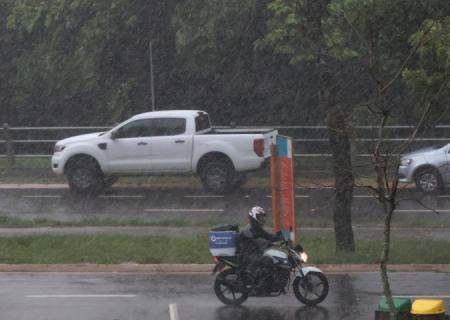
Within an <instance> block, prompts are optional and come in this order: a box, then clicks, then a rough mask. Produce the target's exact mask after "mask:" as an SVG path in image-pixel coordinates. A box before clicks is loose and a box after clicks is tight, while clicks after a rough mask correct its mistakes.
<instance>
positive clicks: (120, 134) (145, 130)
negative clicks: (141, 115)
mask: <svg viewBox="0 0 450 320" xmlns="http://www.w3.org/2000/svg"><path fill="white" fill-rule="evenodd" d="M151 120H152V119H140V120H135V121H131V122H128V123H127V124H125V125H124V126H122V127H120V128H119V129H118V130H117V132H116V135H115V137H116V138H122V139H123V138H137V137H149V136H150V135H151V131H152V121H151Z"/></svg>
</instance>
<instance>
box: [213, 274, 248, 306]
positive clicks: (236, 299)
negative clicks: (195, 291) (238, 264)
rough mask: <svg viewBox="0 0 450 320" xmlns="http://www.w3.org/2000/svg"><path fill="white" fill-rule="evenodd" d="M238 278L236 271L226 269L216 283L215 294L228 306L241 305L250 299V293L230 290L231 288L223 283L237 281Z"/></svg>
mask: <svg viewBox="0 0 450 320" xmlns="http://www.w3.org/2000/svg"><path fill="white" fill-rule="evenodd" d="M237 277H238V276H237V274H236V272H235V270H234V269H226V270H224V271H222V272H221V273H219V274H218V275H217V277H216V280H215V282H214V293H215V294H216V296H217V298H218V299H219V300H220V301H221V302H222V303H224V304H226V305H240V304H242V303H244V302H245V300H247V298H248V293H246V292H240V291H238V290H236V289H235V288H230V286H229V285H228V284H226V283H224V281H223V280H227V281H230V282H232V281H236V280H237Z"/></svg>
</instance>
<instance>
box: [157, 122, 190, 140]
mask: <svg viewBox="0 0 450 320" xmlns="http://www.w3.org/2000/svg"><path fill="white" fill-rule="evenodd" d="M151 120H152V132H151V135H152V136H156V137H159V136H175V135H178V134H183V133H185V132H186V119H184V118H156V119H151Z"/></svg>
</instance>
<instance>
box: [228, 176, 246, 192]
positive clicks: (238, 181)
mask: <svg viewBox="0 0 450 320" xmlns="http://www.w3.org/2000/svg"><path fill="white" fill-rule="evenodd" d="M246 182H247V174H246V173H245V172H235V173H234V175H233V178H232V180H231V188H232V189H239V188H240V187H242V186H243V185H244V184H245V183H246Z"/></svg>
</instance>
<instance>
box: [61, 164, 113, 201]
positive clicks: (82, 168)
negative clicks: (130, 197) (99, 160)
mask: <svg viewBox="0 0 450 320" xmlns="http://www.w3.org/2000/svg"><path fill="white" fill-rule="evenodd" d="M67 180H68V182H69V186H70V189H71V190H72V191H73V192H75V193H77V194H80V195H96V194H98V193H100V192H101V191H102V190H103V189H104V188H105V181H104V177H103V173H102V172H101V170H100V169H99V168H98V166H97V165H96V164H95V163H93V162H91V161H89V162H87V163H79V161H77V163H74V164H73V165H71V166H70V168H69V169H68V170H67Z"/></svg>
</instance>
